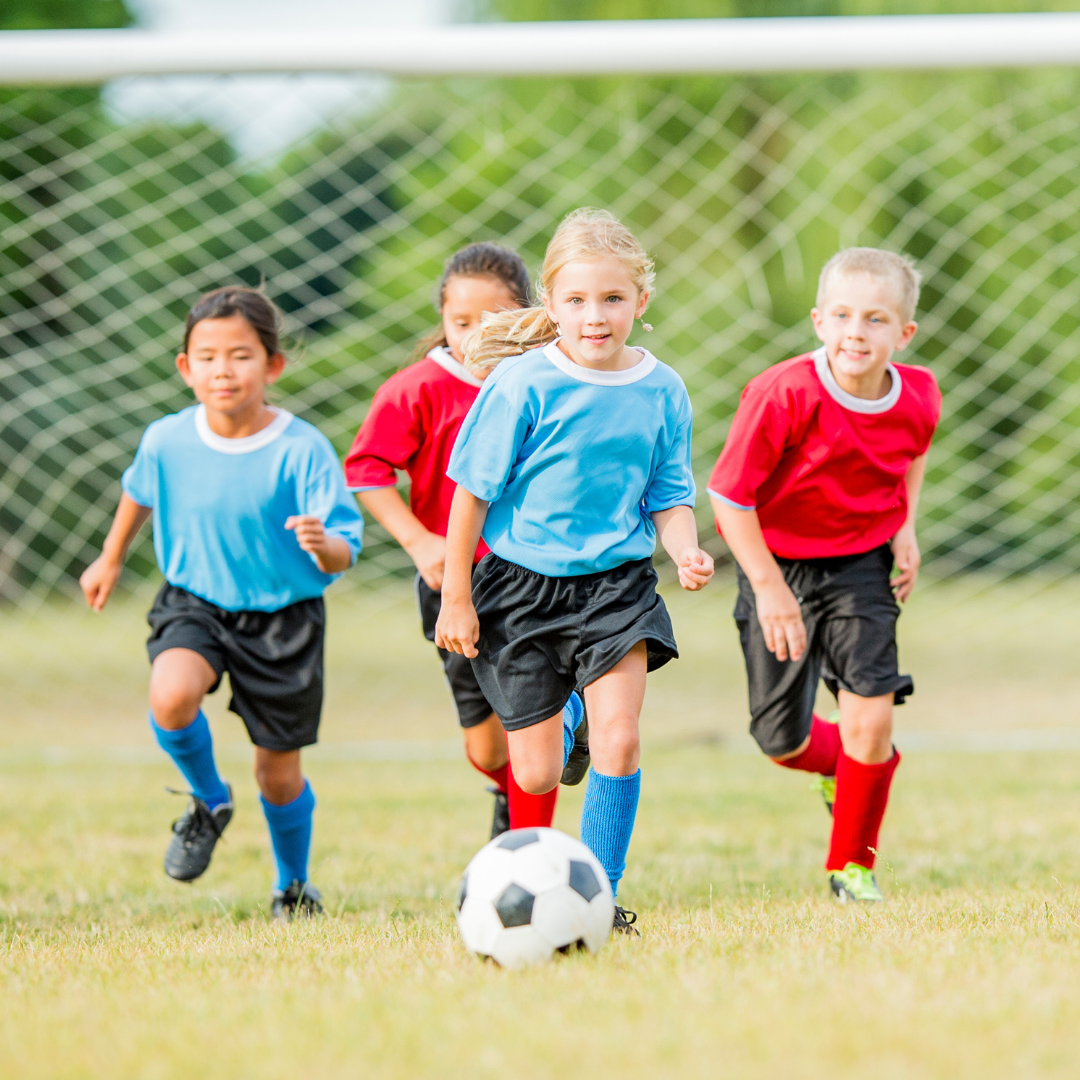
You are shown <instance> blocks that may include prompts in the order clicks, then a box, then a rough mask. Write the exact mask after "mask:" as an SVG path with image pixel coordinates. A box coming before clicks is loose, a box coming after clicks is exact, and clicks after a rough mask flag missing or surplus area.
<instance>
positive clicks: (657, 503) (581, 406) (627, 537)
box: [447, 343, 695, 577]
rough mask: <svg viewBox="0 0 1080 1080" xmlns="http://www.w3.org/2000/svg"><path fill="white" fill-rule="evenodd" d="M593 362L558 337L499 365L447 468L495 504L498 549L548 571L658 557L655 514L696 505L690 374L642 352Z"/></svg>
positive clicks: (491, 523)
mask: <svg viewBox="0 0 1080 1080" xmlns="http://www.w3.org/2000/svg"><path fill="white" fill-rule="evenodd" d="M641 351H642V352H643V353H644V355H643V357H642V360H641V362H640V363H639V364H636V365H635V366H634V367H632V368H629V369H627V370H625V371H595V370H592V369H589V368H584V367H581V366H580V365H579V364H575V363H574V362H573V361H572V360H569V359H568V358H567V357H566V356H564V355H563V353H562V352H561V351H560V349H559V347H558V346H557V345H556V344H554V343H552V344H550V345H548V346H546V347H545V348H542V349H533V350H531V351H530V352H527V353H524V354H523V355H521V356H515V357H512V358H510V359H508V360H503V361H502V363H500V364H499V366H498V367H497V368H496V369H495V370H494V371H493V372H492V374H491V375H489V376H488V377H487V379H486V380H485V381H484V388H483V389H482V390H481V391H480V394H479V396H478V397H477V399H476V401H475V402H474V404H473V406H472V408H471V409H470V410H469V413H468V415H467V416H466V417H465V421H464V423H463V424H462V426H461V431H460V433H459V434H458V437H457V442H456V443H455V444H454V450H453V453H452V454H451V456H450V467H449V468H448V469H447V475H448V476H449V477H450V479H451V480H454V481H456V482H457V483H458V484H460V485H461V486H462V487H463V488H465V490H466V491H469V492H471V493H472V494H473V495H475V496H476V497H477V498H478V499H484V500H485V501H486V502H488V503H490V506H489V507H488V513H487V520H486V521H485V523H484V540H485V541H486V542H487V544H488V546H489V547H490V548H491V550H492V551H494V552H495V554H496V555H498V556H499V557H500V558H503V559H506V560H507V561H508V562H513V563H517V564H518V565H519V566H524V567H526V568H527V569H529V570H532V571H534V572H535V573H538V574H545V575H547V576H549V577H571V576H574V575H579V574H592V573H596V572H597V571H602V570H611V569H612V568H613V567H616V566H619V565H621V564H622V563H625V562H630V561H631V560H634V559H647V558H649V557H651V555H652V553H653V551H654V550H655V548H656V530H655V528H654V526H653V523H652V518H651V517H650V516H649V515H650V514H653V513H655V512H656V511H658V510H668V509H670V508H671V507H673V506H683V505H685V506H693V505H694V494H695V491H694V477H693V473H692V472H691V468H690V434H691V428H692V426H693V413H692V410H691V408H690V398H689V396H688V395H687V393H686V387H685V386H684V385H683V382H682V379H680V378H679V376H678V375H676V374H675V372H674V371H673V370H672V369H671V368H669V367H668V366H667V365H666V364H661V363H660V362H659V361H658V360H657V359H656V357H654V356H652V355H651V354H650V353H648V352H644V350H641Z"/></svg>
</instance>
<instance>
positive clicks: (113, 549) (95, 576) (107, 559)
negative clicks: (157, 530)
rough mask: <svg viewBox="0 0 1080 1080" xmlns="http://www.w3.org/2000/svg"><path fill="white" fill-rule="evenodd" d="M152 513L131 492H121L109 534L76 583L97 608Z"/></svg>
mask: <svg viewBox="0 0 1080 1080" xmlns="http://www.w3.org/2000/svg"><path fill="white" fill-rule="evenodd" d="M151 513H152V511H151V509H150V507H149V506H140V505H139V504H138V503H137V502H136V501H135V500H134V499H133V498H131V496H129V495H121V496H120V505H119V506H118V507H117V509H116V517H114V518H113V523H112V527H111V528H110V529H109V535H108V536H106V537H105V543H104V544H103V545H102V548H101V554H100V555H99V556H98V557H97V558H96V559H95V560H94V561H93V562H92V563H91V564H90V565H89V566H88V567H87V568H86V569H85V570H84V571H83V572H82V576H81V577H80V578H79V584H80V585H81V586H82V591H83V595H84V596H85V597H86V602H87V603H88V604H89V605H90V607H91V608H92V609H93V610H94V611H100V610H101V609H102V608H103V607H104V606H105V602H106V601H107V600H108V599H109V595H110V593H112V591H113V589H115V588H116V583H117V582H118V581H119V580H120V571H121V570H122V569H123V567H124V556H125V555H127V550H128V548H129V547H130V546H131V541H132V540H134V539H135V536H136V534H137V533H138V531H139V530H140V529H141V528H142V527H143V523H144V522H145V521H146V519H147V518H148V517H149V516H150V514H151Z"/></svg>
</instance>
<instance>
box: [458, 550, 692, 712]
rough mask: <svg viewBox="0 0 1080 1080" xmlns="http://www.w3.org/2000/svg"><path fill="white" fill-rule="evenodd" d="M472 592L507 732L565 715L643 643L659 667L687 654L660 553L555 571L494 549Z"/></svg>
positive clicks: (483, 666) (485, 663) (484, 676)
mask: <svg viewBox="0 0 1080 1080" xmlns="http://www.w3.org/2000/svg"><path fill="white" fill-rule="evenodd" d="M472 594H473V603H474V604H475V605H476V614H477V615H478V616H479V618H480V640H479V641H478V642H477V645H476V647H477V649H478V650H479V656H476V657H474V658H473V661H472V666H473V671H475V672H476V680H477V682H478V683H479V684H480V687H481V689H482V690H483V691H484V696H485V697H486V698H487V699H488V701H490V702H491V704H492V705H493V706H494V708H495V712H496V714H497V715H498V717H499V719H500V720H501V721H502V725H503V727H504V728H505V729H506V730H507V731H516V730H517V729H519V728H525V727H529V726H531V725H532V724H538V723H540V721H541V720H546V719H547V718H548V717H549V716H555V715H556V714H558V713H559V712H560V711H561V710H562V707H563V706H564V705H565V704H566V702H567V700H568V699H569V697H570V694H571V693H572V692H573V691H574V690H579V691H581V690H584V689H585V687H586V686H588V685H589V684H590V683H593V682H596V680H597V679H599V678H600V676H601V675H603V674H604V673H605V672H608V671H610V670H611V669H612V668H613V667H614V666H615V665H616V664H617V663H618V662H619V661H620V660H621V659H622V658H623V657H624V656H625V655H626V654H627V653H628V652H629V651H630V650H631V649H632V648H633V647H634V646H635V645H636V644H637V643H638V642H639V641H644V642H646V643H647V645H648V651H649V652H648V655H649V662H648V663H649V670H650V671H652V670H653V669H654V668H658V667H660V666H661V665H663V664H666V663H667V662H668V661H669V660H672V659H675V658H676V657H678V655H679V651H678V648H677V647H676V645H675V635H674V633H673V631H672V629H671V620H670V619H669V618H668V613H667V608H666V607H665V606H664V601H663V600H661V599H660V597H659V596H657V595H656V571H655V570H653V566H652V560H651V559H641V560H639V561H637V562H628V563H623V565H622V566H617V567H615V569H613V570H605V571H604V572H602V573H599V574H583V575H580V576H577V577H545V576H544V575H543V574H536V573H534V572H533V571H532V570H526V569H525V567H523V566H518V565H516V564H515V563H512V562H507V561H506V560H505V559H500V558H499V557H498V556H497V555H485V556H484V558H483V559H482V560H481V561H480V564H479V566H477V567H476V570H475V571H474V572H473V589H472Z"/></svg>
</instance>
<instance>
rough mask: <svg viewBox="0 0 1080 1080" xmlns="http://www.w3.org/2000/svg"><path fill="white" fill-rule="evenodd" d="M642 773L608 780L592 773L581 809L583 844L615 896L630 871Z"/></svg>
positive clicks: (592, 770) (593, 770) (590, 771)
mask: <svg viewBox="0 0 1080 1080" xmlns="http://www.w3.org/2000/svg"><path fill="white" fill-rule="evenodd" d="M640 795H641V770H640V769H638V771H637V772H636V773H634V774H633V775H632V776H605V775H604V774H603V773H598V772H597V771H596V770H595V769H590V770H589V784H588V787H586V789H585V803H584V805H583V806H582V808H581V842H582V843H583V844H584V845H585V846H586V847H587V848H588V849H589V850H590V851H591V852H592V853H593V854H594V855H595V856H596V857H597V858H598V859H599V860H600V865H601V866H603V868H604V870H605V872H606V873H607V876H608V881H610V882H611V892H612V894H613V895H615V894H617V893H618V891H619V881H620V880H621V878H622V876H623V871H624V870H625V869H626V852H627V849H628V848H629V847H630V837H631V835H633V832H634V819H635V818H636V817H637V806H638V797H639V796H640Z"/></svg>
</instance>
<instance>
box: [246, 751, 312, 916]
mask: <svg viewBox="0 0 1080 1080" xmlns="http://www.w3.org/2000/svg"><path fill="white" fill-rule="evenodd" d="M255 780H256V782H257V783H258V785H259V791H261V792H262V798H261V799H260V801H261V802H262V808H263V816H264V817H265V818H266V824H267V826H268V828H269V829H270V845H271V847H272V848H273V849H274V862H275V863H276V864H277V889H278V892H279V893H284V892H285V890H286V889H288V888H289V887H290V886H291V885H292V884H293V883H294V882H299V883H300V885H305V884H306V883H307V880H308V857H309V855H310V852H311V824H312V822H311V817H312V814H313V812H314V810H315V795H314V793H313V792H312V790H311V785H310V784H309V783H308V782H307V780H305V779H304V774H303V772H302V771H301V768H300V751H299V750H267V749H265V748H264V747H262V746H256V747H255ZM295 891H296V890H294V892H295ZM312 896H313V897H314V899H315V901H318V899H319V895H318V892H317V891H314V890H313V891H312ZM286 899H289V897H286ZM295 899H296V898H295V897H292V901H293V902H295ZM316 906H317V905H316Z"/></svg>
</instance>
